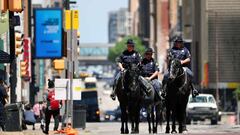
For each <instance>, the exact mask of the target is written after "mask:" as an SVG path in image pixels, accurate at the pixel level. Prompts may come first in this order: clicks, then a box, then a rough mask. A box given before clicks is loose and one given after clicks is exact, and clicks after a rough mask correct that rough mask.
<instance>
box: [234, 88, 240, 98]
mask: <svg viewBox="0 0 240 135" xmlns="http://www.w3.org/2000/svg"><path fill="white" fill-rule="evenodd" d="M235 94H236V96H237V99H238V100H240V86H239V87H238V88H237V89H236V90H235Z"/></svg>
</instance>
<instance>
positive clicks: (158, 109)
mask: <svg viewBox="0 0 240 135" xmlns="http://www.w3.org/2000/svg"><path fill="white" fill-rule="evenodd" d="M160 115H161V113H160V104H158V105H156V122H155V124H156V125H155V133H157V127H158V123H160ZM160 124H161V123H160Z"/></svg>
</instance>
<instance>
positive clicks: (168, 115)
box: [165, 107, 170, 134]
mask: <svg viewBox="0 0 240 135" xmlns="http://www.w3.org/2000/svg"><path fill="white" fill-rule="evenodd" d="M166 119H167V126H166V132H165V133H167V134H169V133H170V126H169V121H170V108H168V107H167V110H166Z"/></svg>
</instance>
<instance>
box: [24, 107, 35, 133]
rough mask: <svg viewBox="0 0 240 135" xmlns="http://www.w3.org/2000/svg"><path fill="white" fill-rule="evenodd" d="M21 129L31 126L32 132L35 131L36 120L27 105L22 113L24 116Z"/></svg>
mask: <svg viewBox="0 0 240 135" xmlns="http://www.w3.org/2000/svg"><path fill="white" fill-rule="evenodd" d="M23 118H24V119H23V127H24V129H27V128H26V125H32V126H33V128H32V129H33V130H35V123H36V119H35V117H34V112H33V111H32V108H31V105H30V104H28V105H26V106H25V111H24V115H23Z"/></svg>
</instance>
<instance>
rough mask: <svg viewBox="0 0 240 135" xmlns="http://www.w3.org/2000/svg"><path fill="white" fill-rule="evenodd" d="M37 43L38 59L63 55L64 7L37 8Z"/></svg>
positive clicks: (35, 11)
mask: <svg viewBox="0 0 240 135" xmlns="http://www.w3.org/2000/svg"><path fill="white" fill-rule="evenodd" d="M34 13H35V14H34V15H35V23H34V24H35V45H36V47H35V48H36V49H35V50H36V55H35V57H36V58H37V59H41V58H50V59H54V58H61V57H62V56H63V42H62V41H63V40H62V9H49V8H46V9H35V10H34Z"/></svg>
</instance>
